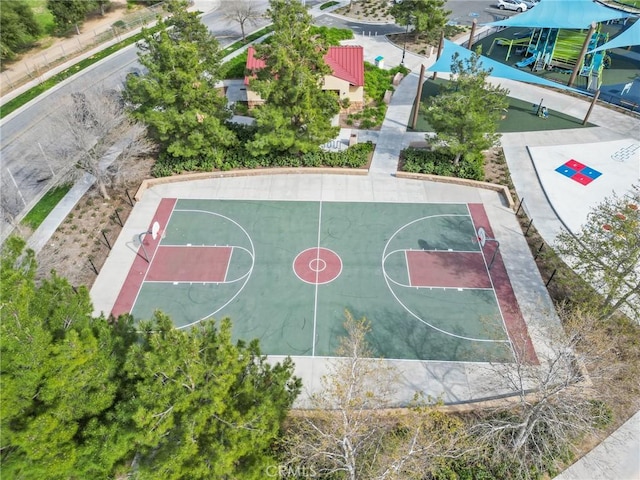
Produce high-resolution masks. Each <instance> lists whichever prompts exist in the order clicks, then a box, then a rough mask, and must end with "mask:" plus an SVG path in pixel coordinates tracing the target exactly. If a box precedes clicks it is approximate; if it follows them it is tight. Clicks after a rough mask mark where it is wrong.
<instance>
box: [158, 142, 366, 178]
mask: <svg viewBox="0 0 640 480" xmlns="http://www.w3.org/2000/svg"><path fill="white" fill-rule="evenodd" d="M373 148H374V146H373V144H372V143H371V142H367V143H358V144H356V145H353V146H352V147H349V148H348V149H346V150H343V151H341V152H325V151H317V152H309V153H305V154H302V155H287V154H270V155H265V156H262V157H252V156H251V155H249V154H248V153H247V152H246V150H245V149H244V148H241V147H237V148H229V149H223V148H221V149H218V150H216V151H215V152H213V153H211V154H210V155H207V156H206V157H199V158H193V159H187V160H182V161H179V162H176V160H175V159H173V158H170V157H167V156H164V157H161V158H159V159H158V161H157V162H156V163H155V165H154V167H153V175H154V176H155V177H167V176H170V175H176V174H180V173H184V172H211V171H214V170H221V171H228V170H236V169H254V168H273V167H343V168H362V167H364V166H365V165H366V164H367V162H368V161H369V156H370V154H371V152H373Z"/></svg>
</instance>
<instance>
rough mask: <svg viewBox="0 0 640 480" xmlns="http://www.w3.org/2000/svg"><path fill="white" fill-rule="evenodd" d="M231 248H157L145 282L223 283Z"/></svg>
mask: <svg viewBox="0 0 640 480" xmlns="http://www.w3.org/2000/svg"><path fill="white" fill-rule="evenodd" d="M231 250H232V248H231V247H199V246H160V247H159V248H158V251H157V252H156V254H155V256H154V257H153V261H152V262H151V266H150V267H149V271H148V273H147V277H146V278H145V281H155V282H224V281H225V278H226V276H227V269H228V268H229V260H230V259H231Z"/></svg>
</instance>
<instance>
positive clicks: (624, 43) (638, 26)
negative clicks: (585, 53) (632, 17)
mask: <svg viewBox="0 0 640 480" xmlns="http://www.w3.org/2000/svg"><path fill="white" fill-rule="evenodd" d="M632 45H640V19H639V20H636V21H635V23H634V24H633V25H631V26H630V27H629V28H627V29H626V30H625V31H623V32H622V33H621V34H619V35H618V36H617V37H615V38H612V39H611V40H609V41H608V42H607V43H604V44H602V45H600V46H599V47H598V48H594V49H593V50H591V52H597V51H598V50H611V49H612V48H621V47H629V46H632ZM591 52H589V53H591Z"/></svg>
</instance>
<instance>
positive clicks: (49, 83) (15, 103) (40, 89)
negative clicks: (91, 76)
mask: <svg viewBox="0 0 640 480" xmlns="http://www.w3.org/2000/svg"><path fill="white" fill-rule="evenodd" d="M158 30H160V28H159V27H152V28H149V29H148V31H150V32H152V33H153V32H156V31H158ZM142 38H143V33H142V32H140V33H138V34H136V35H134V36H132V37H129V38H127V39H126V40H123V41H122V42H119V43H116V44H115V45H111V46H110V47H107V48H105V49H104V50H101V51H100V52H98V53H96V54H95V55H91V56H90V57H89V58H85V59H84V60H81V61H79V62H78V63H76V64H75V65H73V66H72V67H69V68H67V69H66V70H63V71H62V72H60V73H58V74H56V75H54V76H53V77H51V78H49V79H47V80H45V81H44V82H42V83H41V84H40V85H37V86H35V87H33V88H30V89H29V90H27V91H26V92H24V93H23V94H21V95H18V96H17V97H16V98H14V99H12V100H9V101H8V102H7V103H5V104H4V105H2V107H0V118H4V117H5V116H7V115H9V114H10V113H11V112H14V111H15V110H17V109H18V108H20V107H22V106H23V105H26V104H27V103H29V102H30V101H31V100H33V99H34V98H36V97H37V96H38V95H40V94H41V93H44V92H46V91H47V90H49V89H50V88H53V87H55V86H56V85H57V84H58V83H60V82H62V81H63V80H66V79H67V78H69V77H71V76H72V75H75V74H76V73H78V72H79V71H81V70H84V69H85V68H87V67H89V66H91V65H93V64H94V63H97V62H99V61H100V60H102V59H103V58H106V57H108V56H109V55H111V54H112V53H115V52H117V51H119V50H122V49H123V48H125V47H128V46H129V45H131V44H134V43H136V42H138V41H140V40H142Z"/></svg>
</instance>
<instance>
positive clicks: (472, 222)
mask: <svg viewBox="0 0 640 480" xmlns="http://www.w3.org/2000/svg"><path fill="white" fill-rule="evenodd" d="M465 206H466V207H467V211H468V212H469V218H471V224H472V225H473V228H474V230H475V231H476V232H477V231H478V226H477V225H476V222H474V221H473V215H472V214H471V209H470V208H469V204H468V203H466V204H465ZM482 208H484V204H482ZM485 213H486V211H485ZM488 217H489V216H488V215H487V218H488ZM487 227H488V228H491V225H487ZM491 231H492V232H493V229H492V228H491ZM493 235H495V234H493ZM478 245H480V243H479V242H478ZM499 248H500V247H499V246H497V245H496V249H499ZM480 253H481V254H482V260H483V261H484V268H486V269H487V275H488V276H489V281H490V282H491V287H492V290H493V296H494V297H495V299H496V303H497V304H498V311H499V312H500V319H501V320H502V327H503V328H504V331H505V333H506V334H507V338H508V339H509V345H510V349H511V354H512V355H513V358H515V359H517V358H518V356H517V355H516V350H515V347H514V345H513V341H512V340H511V335H510V334H509V329H508V328H507V322H506V321H505V319H504V313H503V312H502V306H501V305H500V299H499V298H498V291H497V290H496V286H495V284H494V283H493V277H492V276H491V270H489V265H487V257H486V256H485V254H484V248H483V247H482V246H480ZM502 263H503V264H504V260H502ZM504 268H505V270H506V269H507V266H506V265H505V266H504ZM508 275H509V274H508V273H507V276H508ZM509 281H511V279H509Z"/></svg>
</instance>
